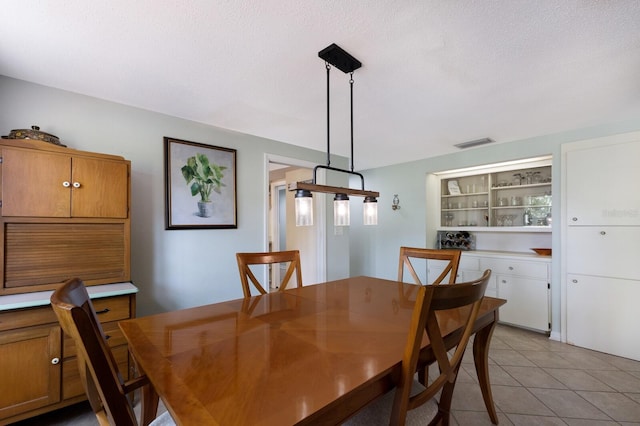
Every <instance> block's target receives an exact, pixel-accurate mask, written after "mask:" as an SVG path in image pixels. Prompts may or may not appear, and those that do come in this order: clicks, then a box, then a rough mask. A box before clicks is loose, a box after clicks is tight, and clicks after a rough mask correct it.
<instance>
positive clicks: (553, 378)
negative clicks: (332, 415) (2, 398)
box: [16, 325, 640, 426]
mask: <svg viewBox="0 0 640 426" xmlns="http://www.w3.org/2000/svg"><path fill="white" fill-rule="evenodd" d="M489 364H490V376H491V383H492V390H493V397H494V400H495V403H496V409H497V411H498V417H499V420H500V425H517V426H520V425H522V426H528V425H586V426H599V425H616V424H618V425H640V362H638V361H632V360H629V359H625V358H619V357H615V356H612V355H607V354H603V353H599V352H594V351H590V350H587V349H583V348H578V347H574V346H570V345H566V344H563V343H559V342H556V341H552V340H549V339H548V338H547V337H546V336H545V335H543V334H539V333H534V332H530V331H526V330H521V329H518V328H513V327H509V326H504V325H499V326H498V327H497V328H496V330H495V333H494V335H493V339H492V342H491V350H490V360H489ZM452 409H453V411H452V419H451V423H452V424H454V425H490V424H491V422H490V420H489V416H488V415H487V413H486V410H485V408H484V403H483V401H482V396H481V394H480V388H479V387H478V385H477V379H476V375H475V368H474V366H473V361H472V356H471V351H469V350H468V351H467V354H466V355H465V360H464V363H463V366H462V369H461V371H460V376H459V378H458V382H457V384H456V390H455V394H454V397H453V406H452ZM410 414H411V413H410ZM415 414H419V413H415ZM378 420H379V422H378ZM408 420H409V421H408V423H409V424H422V423H423V421H421V420H422V419H416V416H411V417H410V418H409V419H408ZM387 422H388V417H386V418H380V419H366V421H365V423H362V422H361V421H359V419H358V418H357V416H356V418H355V419H353V421H349V422H348V423H349V424H367V425H372V424H374V423H379V424H387ZM63 424H64V425H73V426H79V425H82V426H85V425H86V426H88V425H96V424H97V422H96V421H95V418H94V417H93V415H92V414H91V412H90V410H89V408H88V405H87V404H81V405H78V406H75V407H68V408H67V409H64V410H59V411H58V412H54V413H50V414H47V415H44V416H40V417H38V418H34V419H31V420H28V421H25V422H20V423H18V424H16V426H17V425H20V426H24V425H63Z"/></svg>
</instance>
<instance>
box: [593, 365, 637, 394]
mask: <svg viewBox="0 0 640 426" xmlns="http://www.w3.org/2000/svg"><path fill="white" fill-rule="evenodd" d="M588 373H589V374H590V375H592V376H593V377H595V378H596V379H598V380H600V381H601V382H603V383H606V384H607V385H609V386H611V387H612V388H614V389H615V390H617V391H618V392H634V393H640V378H638V377H635V376H633V375H631V374H629V373H627V372H626V371H600V370H596V371H588Z"/></svg>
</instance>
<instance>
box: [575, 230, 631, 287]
mask: <svg viewBox="0 0 640 426" xmlns="http://www.w3.org/2000/svg"><path fill="white" fill-rule="evenodd" d="M638 241H640V226H624V227H621V226H570V227H568V229H567V238H566V242H565V244H566V245H567V272H568V273H570V274H580V275H599V276H602V277H616V278H626V279H630V280H640V265H638V264H637V263H636V262H639V261H640V249H639V248H638V246H637V244H638Z"/></svg>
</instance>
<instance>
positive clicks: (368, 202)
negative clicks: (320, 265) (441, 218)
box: [289, 43, 380, 226]
mask: <svg viewBox="0 0 640 426" xmlns="http://www.w3.org/2000/svg"><path fill="white" fill-rule="evenodd" d="M318 56H319V57H320V58H322V59H324V61H325V68H326V70H327V164H326V166H323V165H317V166H315V167H314V168H313V180H312V183H307V182H295V183H291V184H289V191H296V194H295V208H296V226H311V225H313V195H312V192H322V193H328V194H335V196H334V199H333V221H334V226H349V223H350V217H349V216H350V213H349V196H350V195H351V196H359V197H364V205H363V223H364V224H365V225H377V224H378V197H379V196H380V193H379V192H375V191H365V189H364V176H363V175H362V174H361V173H358V172H354V171H353V71H355V70H357V69H358V68H360V67H361V66H362V63H361V62H360V61H359V60H357V59H356V58H354V57H353V56H351V55H350V54H349V53H347V52H346V51H345V50H343V49H342V48H341V47H340V46H338V45H337V44H335V43H334V44H331V45H330V46H328V47H326V48H325V49H323V50H321V51H320V52H318ZM332 65H333V66H334V67H336V68H338V69H339V70H340V71H342V72H344V73H345V74H346V73H349V74H350V78H349V86H350V90H351V170H344V169H339V168H336V167H331V152H330V146H331V145H330V132H329V130H330V125H329V124H330V120H329V113H330V108H329V74H330V71H331V66H332ZM318 169H325V170H331V171H334V172H341V173H348V174H351V175H355V176H359V177H360V182H361V184H362V189H354V188H343V187H338V186H328V185H318V184H316V174H317V171H318Z"/></svg>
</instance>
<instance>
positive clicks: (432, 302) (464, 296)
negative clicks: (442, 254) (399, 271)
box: [390, 269, 491, 425]
mask: <svg viewBox="0 0 640 426" xmlns="http://www.w3.org/2000/svg"><path fill="white" fill-rule="evenodd" d="M490 276H491V270H490V269H487V270H486V271H485V272H484V274H483V275H482V277H481V278H479V279H477V280H474V281H469V282H466V283H461V284H456V285H442V286H441V285H428V286H420V287H419V288H418V290H417V296H416V303H415V307H414V309H413V313H412V317H411V325H410V329H409V337H408V339H407V344H406V346H405V350H404V356H403V359H402V374H401V377H400V382H399V384H398V387H397V389H396V393H395V398H394V402H393V408H392V413H391V422H390V423H391V424H392V425H404V423H405V419H406V415H407V411H408V410H412V409H414V408H416V407H418V406H420V405H422V404H424V403H425V402H427V401H429V400H430V399H431V398H433V397H434V396H435V395H436V394H437V393H438V392H439V391H440V390H441V389H442V393H441V395H440V401H439V403H438V413H437V414H436V416H435V417H434V419H433V420H432V422H431V423H430V424H437V423H439V422H442V423H443V424H448V420H449V410H450V406H451V397H452V395H453V388H454V386H455V381H456V377H457V374H458V370H459V368H460V363H461V362H462V356H463V355H464V351H465V349H466V347H467V343H468V342H469V337H470V336H471V334H472V333H473V327H474V323H475V321H476V318H477V316H478V311H479V309H480V304H481V303H482V298H483V297H484V292H485V290H486V288H487V284H488V282H489V277H490ZM460 308H463V309H460ZM450 309H460V310H459V311H457V313H456V315H463V318H464V315H466V316H467V317H466V321H465V325H464V327H463V329H462V330H461V332H459V333H456V334H454V338H455V340H454V342H453V345H452V343H451V342H450V341H447V342H445V338H444V336H443V335H442V332H441V328H440V325H441V324H439V322H438V316H437V313H438V312H439V311H445V310H450ZM444 326H446V324H445V325H444ZM425 333H426V334H427V337H428V338H429V341H430V342H431V351H432V358H433V359H435V361H437V363H438V367H439V371H440V374H439V375H438V376H437V377H436V378H435V379H434V380H433V381H432V382H431V383H430V384H427V385H426V386H425V389H424V390H422V391H420V392H419V393H417V394H414V395H411V396H410V391H411V387H412V384H413V376H414V374H415V372H416V369H417V367H418V362H419V355H420V349H421V345H422V338H423V336H424V334H425ZM447 339H450V337H447ZM452 347H455V351H454V352H453V355H451V356H450V355H449V353H448V351H447V348H449V349H452Z"/></svg>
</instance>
